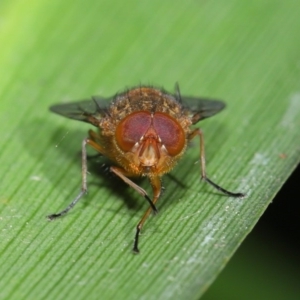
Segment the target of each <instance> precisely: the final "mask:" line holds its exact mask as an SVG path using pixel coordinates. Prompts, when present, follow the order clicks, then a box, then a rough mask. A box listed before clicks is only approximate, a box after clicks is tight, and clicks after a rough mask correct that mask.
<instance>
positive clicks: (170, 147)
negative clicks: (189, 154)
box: [153, 113, 185, 156]
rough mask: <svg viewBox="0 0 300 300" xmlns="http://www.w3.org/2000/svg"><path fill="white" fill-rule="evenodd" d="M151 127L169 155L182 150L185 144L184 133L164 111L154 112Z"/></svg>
mask: <svg viewBox="0 0 300 300" xmlns="http://www.w3.org/2000/svg"><path fill="white" fill-rule="evenodd" d="M153 127H154V129H155V131H156V133H157V135H158V136H159V137H160V139H161V142H162V144H163V145H165V147H166V149H167V151H168V153H169V155H171V156H175V155H177V154H179V153H180V152H181V151H182V149H183V147H184V145H185V134H184V131H183V129H182V127H181V126H180V124H179V123H178V122H177V121H176V120H175V119H173V118H171V117H170V116H169V115H167V114H164V113H155V114H154V116H153Z"/></svg>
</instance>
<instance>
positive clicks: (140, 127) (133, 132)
mask: <svg viewBox="0 0 300 300" xmlns="http://www.w3.org/2000/svg"><path fill="white" fill-rule="evenodd" d="M150 126H151V115H150V113H149V112H144V111H139V112H135V113H132V114H130V115H129V116H127V117H126V118H124V119H123V120H122V121H121V122H120V123H119V124H118V126H117V129H116V140H117V143H118V146H119V147H120V148H121V149H122V150H123V151H125V152H128V151H130V150H131V149H132V147H133V146H134V144H135V143H137V142H138V141H139V140H140V138H141V137H142V136H143V135H144V134H145V133H146V132H147V130H148V128H149V127H150Z"/></svg>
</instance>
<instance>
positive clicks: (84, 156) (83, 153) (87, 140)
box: [47, 131, 104, 220]
mask: <svg viewBox="0 0 300 300" xmlns="http://www.w3.org/2000/svg"><path fill="white" fill-rule="evenodd" d="M92 132H93V131H92ZM89 134H90V138H85V139H84V140H83V141H82V150H81V161H82V163H81V166H82V168H81V177H82V181H81V191H80V193H79V194H78V195H77V197H76V198H75V199H74V200H73V201H72V202H71V203H70V204H69V205H68V206H67V207H66V208H65V209H64V210H62V211H61V212H59V213H56V214H51V215H48V216H47V218H48V219H49V220H54V219H56V218H59V217H61V216H63V215H65V214H66V213H67V212H68V211H69V210H70V209H72V208H73V207H74V206H75V205H76V203H77V202H78V201H79V200H80V199H81V198H82V197H83V196H84V195H85V194H86V193H87V154H86V145H90V146H92V147H93V148H94V149H95V150H97V151H98V152H100V153H102V154H103V153H104V149H103V148H102V147H101V146H100V145H99V144H97V143H96V142H95V138H94V136H93V135H92V134H91V132H89Z"/></svg>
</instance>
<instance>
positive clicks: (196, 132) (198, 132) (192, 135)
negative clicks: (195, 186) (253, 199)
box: [189, 128, 245, 197]
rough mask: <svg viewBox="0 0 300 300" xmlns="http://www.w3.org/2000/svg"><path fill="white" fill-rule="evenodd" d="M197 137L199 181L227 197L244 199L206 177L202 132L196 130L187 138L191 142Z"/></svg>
mask: <svg viewBox="0 0 300 300" xmlns="http://www.w3.org/2000/svg"><path fill="white" fill-rule="evenodd" d="M197 135H198V136H199V138H200V161H201V179H202V180H205V181H206V182H207V183H209V184H210V185H212V186H213V187H214V188H215V189H217V190H218V191H220V192H222V193H223V194H225V195H228V196H230V197H244V196H245V194H243V193H233V192H230V191H227V190H225V189H224V188H222V187H220V186H219V185H217V184H216V183H214V182H213V181H211V180H210V179H209V178H208V177H207V176H206V164H205V152H204V137H203V132H202V131H201V129H199V128H197V129H195V130H193V131H192V132H191V134H190V136H189V140H192V139H193V138H194V137H195V136H197Z"/></svg>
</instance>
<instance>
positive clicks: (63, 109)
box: [49, 97, 110, 126]
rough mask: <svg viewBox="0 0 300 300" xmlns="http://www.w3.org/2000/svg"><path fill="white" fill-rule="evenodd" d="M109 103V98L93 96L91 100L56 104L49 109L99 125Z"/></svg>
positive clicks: (67, 116)
mask: <svg viewBox="0 0 300 300" xmlns="http://www.w3.org/2000/svg"><path fill="white" fill-rule="evenodd" d="M109 103H110V102H109V99H105V98H100V97H93V98H92V99H89V100H81V101H77V102H71V103H65V104H55V105H52V106H50V108H49V109H50V111H52V112H54V113H56V114H59V115H61V116H64V117H66V118H70V119H74V120H79V121H83V122H87V123H90V124H93V125H95V126H98V125H99V122H100V120H101V119H102V118H103V117H104V116H105V114H106V112H107V108H106V107H107V105H108V104H109Z"/></svg>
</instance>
